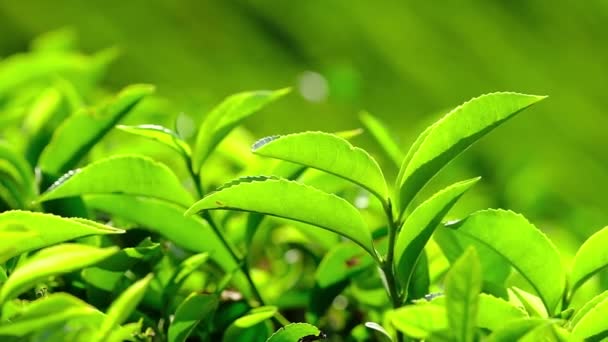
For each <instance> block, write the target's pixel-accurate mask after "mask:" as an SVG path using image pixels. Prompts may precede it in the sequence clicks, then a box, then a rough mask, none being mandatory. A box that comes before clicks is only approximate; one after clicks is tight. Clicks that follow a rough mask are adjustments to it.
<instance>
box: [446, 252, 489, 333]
mask: <svg viewBox="0 0 608 342" xmlns="http://www.w3.org/2000/svg"><path fill="white" fill-rule="evenodd" d="M480 292H481V265H480V264H479V258H478V256H477V252H476V251H475V249H474V248H472V247H469V249H467V251H466V252H465V253H464V254H463V255H462V256H461V257H460V258H459V259H458V260H457V261H456V262H455V263H454V265H452V267H451V268H450V271H449V272H448V274H447V276H446V280H445V296H446V308H447V310H448V322H449V326H450V330H451V331H452V334H453V335H454V336H455V338H456V341H460V342H472V341H474V340H475V327H476V324H477V313H478V311H479V310H478V309H479V308H478V306H479V303H478V302H479V301H478V296H479V293H480Z"/></svg>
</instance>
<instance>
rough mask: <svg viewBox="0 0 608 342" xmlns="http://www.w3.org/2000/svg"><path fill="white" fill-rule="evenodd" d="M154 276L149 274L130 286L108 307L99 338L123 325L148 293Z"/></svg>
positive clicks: (102, 339)
mask: <svg viewBox="0 0 608 342" xmlns="http://www.w3.org/2000/svg"><path fill="white" fill-rule="evenodd" d="M153 278H154V275H153V274H148V275H147V276H146V277H145V278H142V279H140V280H138V281H136V282H135V283H133V285H131V286H129V288H128V289H126V290H125V292H123V293H122V294H121V295H120V296H119V297H118V298H116V300H114V302H112V304H111V305H110V307H109V308H108V311H107V315H106V318H105V320H104V321H103V323H102V324H101V327H100V328H99V331H98V336H99V337H98V340H99V341H104V340H105V338H106V337H107V336H108V335H109V334H110V332H111V331H112V329H114V328H115V327H116V326H118V325H121V324H122V323H123V322H124V321H125V320H126V319H127V318H129V316H130V315H131V313H132V312H133V310H135V308H136V307H137V305H138V304H139V302H140V301H141V299H142V298H143V297H144V294H145V293H146V289H147V288H148V285H149V284H150V282H151V281H152V279H153Z"/></svg>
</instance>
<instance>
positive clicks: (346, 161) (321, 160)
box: [252, 132, 388, 203]
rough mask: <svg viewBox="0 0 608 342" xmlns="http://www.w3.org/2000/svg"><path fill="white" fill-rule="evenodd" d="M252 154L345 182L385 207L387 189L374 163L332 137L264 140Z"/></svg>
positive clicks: (303, 135)
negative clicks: (323, 173)
mask: <svg viewBox="0 0 608 342" xmlns="http://www.w3.org/2000/svg"><path fill="white" fill-rule="evenodd" d="M252 151H253V153H255V154H259V155H262V156H265V157H271V158H277V159H282V160H286V161H289V162H293V163H298V164H302V165H305V166H308V167H312V168H316V169H319V170H322V171H326V172H329V173H332V174H334V175H336V176H339V177H342V178H345V179H348V180H350V181H352V182H353V183H355V184H357V185H360V186H362V187H363V188H365V189H367V190H368V191H370V192H371V193H373V194H375V195H376V196H377V197H378V198H379V199H380V200H381V201H382V202H383V203H387V200H388V189H387V187H386V182H385V181H384V176H383V175H382V170H380V166H378V163H377V162H376V161H375V160H374V159H373V158H372V157H371V156H370V155H369V154H368V153H367V152H366V151H365V150H363V149H360V148H358V147H354V146H353V145H351V144H350V143H349V142H348V141H346V140H345V139H343V138H340V137H338V136H336V135H333V134H328V133H323V132H304V133H296V134H288V135H283V136H272V137H266V138H263V139H260V140H258V141H257V142H256V143H255V144H254V145H253V148H252Z"/></svg>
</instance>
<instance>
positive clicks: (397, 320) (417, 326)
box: [391, 303, 448, 339]
mask: <svg viewBox="0 0 608 342" xmlns="http://www.w3.org/2000/svg"><path fill="white" fill-rule="evenodd" d="M391 322H392V324H393V325H394V326H395V328H397V330H399V331H401V332H403V333H404V334H406V335H407V336H409V337H412V338H416V339H425V338H427V337H429V336H430V335H431V334H432V333H434V332H439V331H441V330H444V329H447V328H448V315H447V312H446V309H445V307H443V306H441V305H435V304H431V303H424V304H416V305H407V306H404V307H402V308H399V309H397V310H395V311H394V312H393V313H391Z"/></svg>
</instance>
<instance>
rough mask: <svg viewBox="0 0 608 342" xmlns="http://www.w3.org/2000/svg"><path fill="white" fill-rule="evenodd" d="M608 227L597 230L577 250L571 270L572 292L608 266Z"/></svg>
mask: <svg viewBox="0 0 608 342" xmlns="http://www.w3.org/2000/svg"><path fill="white" fill-rule="evenodd" d="M606 245H608V227H605V228H604V229H602V230H600V231H598V232H596V233H595V234H593V235H592V236H591V237H589V238H588V239H587V241H585V243H583V245H582V246H581V247H580V248H579V249H578V251H577V252H576V256H575V257H574V261H573V263H572V270H571V272H570V284H572V285H571V288H572V292H574V291H576V289H578V287H579V286H581V285H582V284H583V283H584V282H585V281H586V280H587V279H589V278H591V277H592V276H593V275H594V274H596V273H598V272H599V271H601V270H603V269H604V268H605V267H606V266H608V253H606Z"/></svg>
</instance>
